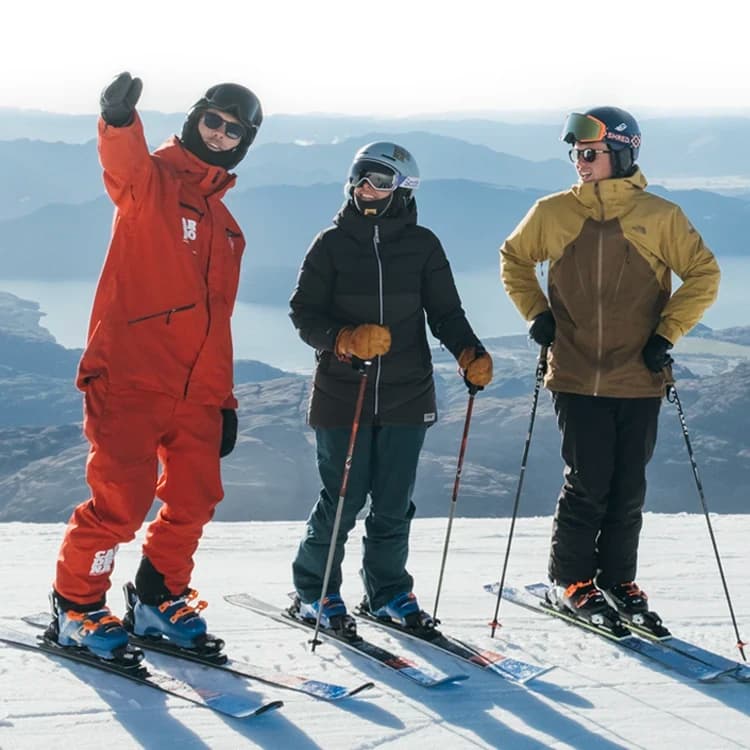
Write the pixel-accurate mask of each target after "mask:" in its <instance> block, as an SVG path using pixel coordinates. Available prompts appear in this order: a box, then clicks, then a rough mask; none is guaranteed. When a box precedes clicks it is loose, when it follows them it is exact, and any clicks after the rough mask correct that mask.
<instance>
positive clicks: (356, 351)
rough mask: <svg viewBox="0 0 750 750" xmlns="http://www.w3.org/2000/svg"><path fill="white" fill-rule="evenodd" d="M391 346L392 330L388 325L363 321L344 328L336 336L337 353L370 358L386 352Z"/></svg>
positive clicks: (358, 357)
mask: <svg viewBox="0 0 750 750" xmlns="http://www.w3.org/2000/svg"><path fill="white" fill-rule="evenodd" d="M390 348H391V332H390V331H389V330H388V328H387V327H386V326H380V325H377V324H376V323H363V324H362V325H359V326H347V327H346V328H342V329H341V330H340V331H339V333H338V336H336V355H337V356H339V357H357V359H362V360H368V359H372V358H373V357H377V356H379V355H382V354H386V353H387V352H388V350H389V349H390Z"/></svg>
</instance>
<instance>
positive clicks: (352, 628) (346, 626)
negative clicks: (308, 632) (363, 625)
mask: <svg viewBox="0 0 750 750" xmlns="http://www.w3.org/2000/svg"><path fill="white" fill-rule="evenodd" d="M318 610H320V627H321V628H325V629H326V630H336V631H339V632H342V633H345V634H346V635H348V636H354V635H356V634H357V623H356V621H355V619H354V618H353V617H352V616H351V615H350V614H349V613H348V612H347V611H346V604H344V600H343V599H342V598H341V595H340V594H329V595H328V596H326V597H325V598H324V599H323V600H322V602H321V600H320V599H316V600H315V601H314V602H303V601H302V600H301V599H300V598H299V596H297V597H295V600H294V604H293V605H292V614H295V615H296V616H297V617H300V618H302V619H303V620H307V622H310V623H314V622H316V621H317V619H318Z"/></svg>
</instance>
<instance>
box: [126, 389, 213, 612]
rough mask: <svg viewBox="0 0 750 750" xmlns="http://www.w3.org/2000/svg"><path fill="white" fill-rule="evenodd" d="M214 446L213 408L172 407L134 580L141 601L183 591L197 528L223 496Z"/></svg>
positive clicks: (198, 533)
mask: <svg viewBox="0 0 750 750" xmlns="http://www.w3.org/2000/svg"><path fill="white" fill-rule="evenodd" d="M220 442H221V411H220V409H219V408H218V407H215V406H200V405H196V404H190V403H188V402H185V401H178V402H176V403H175V408H174V413H173V415H172V419H171V421H170V424H169V427H168V430H167V431H166V432H165V433H164V435H163V436H162V440H161V447H160V450H159V456H160V458H161V461H162V474H161V477H160V478H159V482H158V485H157V488H156V495H157V497H158V498H159V499H160V500H161V501H162V506H161V508H160V509H159V513H158V514H157V516H156V518H155V519H154V521H153V522H152V523H151V524H150V525H149V527H148V530H147V533H146V539H145V542H144V544H143V554H144V557H145V561H144V562H143V563H142V564H141V567H140V568H139V571H138V575H137V576H136V590H137V592H138V595H139V598H140V599H141V601H144V602H146V603H153V604H155V603H157V602H158V601H160V597H164V596H166V597H169V595H172V596H176V595H181V594H183V593H184V592H185V591H186V590H187V588H188V585H189V583H190V579H191V575H192V572H193V555H194V553H195V550H196V549H197V547H198V542H199V540H200V538H201V535H202V533H203V528H204V527H205V525H206V524H207V523H208V522H209V521H210V520H211V519H212V518H213V515H214V510H215V509H216V506H217V505H218V503H219V502H220V501H221V499H222V498H223V497H224V490H223V487H222V484H221V469H220V460H219V445H220ZM148 563H150V565H149V564H148Z"/></svg>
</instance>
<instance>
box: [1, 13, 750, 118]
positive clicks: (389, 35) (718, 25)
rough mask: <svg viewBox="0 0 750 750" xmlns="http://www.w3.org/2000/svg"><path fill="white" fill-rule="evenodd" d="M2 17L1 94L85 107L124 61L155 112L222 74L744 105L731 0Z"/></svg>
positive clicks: (424, 100) (273, 101)
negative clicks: (141, 86) (587, 7)
mask: <svg viewBox="0 0 750 750" xmlns="http://www.w3.org/2000/svg"><path fill="white" fill-rule="evenodd" d="M732 5H736V0H734V1H733V3H732ZM443 8H446V9H443ZM696 8H700V11H699V10H697V9H696ZM2 29H3V43H2V45H0V62H1V63H2V66H1V67H0V69H1V70H2V71H3V73H2V76H1V78H0V106H8V107H24V108H34V109H46V110H52V111H59V112H78V113H82V112H94V111H96V110H97V102H98V95H99V91H100V90H101V88H102V86H103V85H104V84H105V83H106V82H107V81H108V80H110V79H111V78H112V76H114V74H115V73H117V72H119V71H121V70H124V69H128V70H130V71H131V72H133V73H134V74H137V75H140V76H141V77H142V78H143V80H144V84H145V85H144V93H143V98H142V100H141V107H142V108H145V109H158V110H163V111H184V110H186V109H187V108H188V107H189V106H190V105H191V104H192V103H193V101H194V100H195V99H196V98H198V96H199V95H200V94H201V93H202V92H203V91H204V90H205V89H206V88H207V87H208V86H210V85H212V84H214V83H217V82H219V81H222V80H233V81H237V82H238V83H243V84H245V85H247V86H249V87H250V88H252V89H253V90H254V91H255V92H256V93H257V94H258V95H259V96H260V98H261V100H262V102H263V105H264V108H265V110H266V112H267V113H279V112H290V113H292V112H294V113H299V112H342V113H352V114H378V113H382V114H385V115H389V116H393V115H409V114H417V113H438V112H446V111H464V112H465V111H486V110H529V109H551V110H555V109H572V108H579V107H584V106H593V105H595V104H602V103H610V104H617V105H620V106H624V107H631V108H635V109H636V110H637V111H641V112H642V111H643V110H644V109H648V110H654V109H655V110H658V111H663V112H670V111H675V110H689V111H696V110H705V109H717V108H719V109H722V110H727V109H734V110H737V109H743V110H744V112H746V113H747V112H750V101H749V100H748V84H747V70H748V64H747V46H748V42H747V29H746V27H745V24H744V23H739V22H738V19H737V17H736V15H735V11H734V10H733V8H732V6H730V3H729V2H728V0H714V1H713V2H711V3H710V4H704V3H700V4H698V3H692V2H689V1H688V2H679V1H678V0H651V2H641V1H640V0H631V1H630V2H626V3H611V2H610V3H594V4H592V5H591V8H590V9H586V8H584V7H582V6H580V5H577V4H572V3H562V2H559V0H557V1H553V0H525V1H523V0H522V1H521V2H517V1H516V0H508V1H507V2H504V1H503V0H486V1H485V2H480V1H479V0H460V1H459V2H451V1H450V0H448V1H447V2H445V3H442V2H440V1H439V0H431V1H430V0H401V2H394V1H393V0H377V1H376V2H372V1H370V2H357V0H317V1H316V2H309V1H308V2H293V1H292V0H260V1H251V0H223V1H222V0H173V1H171V2H168V3H167V2H162V1H161V0H151V1H150V2H145V1H144V0H129V1H128V2H125V3H122V2H92V1H91V0H75V1H74V2H70V1H68V2H60V1H59V0H55V2H51V1H50V0H33V1H32V2H6V3H4V7H3V13H2Z"/></svg>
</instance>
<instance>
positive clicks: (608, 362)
mask: <svg viewBox="0 0 750 750" xmlns="http://www.w3.org/2000/svg"><path fill="white" fill-rule="evenodd" d="M561 139H562V140H563V141H565V142H567V143H569V144H570V145H571V146H572V148H571V149H570V158H571V160H572V161H573V163H574V164H575V167H576V170H577V172H578V176H579V182H578V184H576V185H574V186H573V187H572V188H570V189H569V190H567V191H565V192H562V193H557V194H554V195H550V196H547V197H545V198H542V199H540V200H539V201H538V202H537V203H536V204H535V205H534V206H533V207H532V209H531V210H530V211H529V213H528V214H527V215H526V217H525V218H524V219H523V221H522V222H521V223H520V224H519V225H518V227H516V229H515V230H514V231H513V232H512V233H511V235H510V236H509V237H508V238H507V240H506V241H505V243H504V244H503V246H502V248H501V250H500V256H501V275H502V281H503V285H504V286H505V290H506V291H507V293H508V294H509V296H510V298H511V299H512V301H513V302H514V303H515V305H516V307H517V308H518V310H519V312H520V313H521V315H522V316H523V317H524V319H525V320H527V321H530V328H529V334H530V336H531V338H532V339H534V341H536V342H537V343H538V344H540V345H541V346H543V347H549V349H548V354H547V363H548V369H547V372H546V375H545V385H546V387H547V388H548V389H550V390H551V391H552V396H553V402H554V408H555V413H556V415H557V421H558V425H559V428H560V431H561V433H562V457H563V459H564V461H565V464H566V467H565V482H564V485H563V487H562V490H561V493H560V497H559V499H558V503H557V509H556V512H555V517H554V524H553V531H552V543H551V551H550V559H549V570H548V573H549V577H550V579H551V581H552V582H553V584H554V585H553V586H552V587H551V588H550V590H549V594H548V598H549V599H550V600H551V602H552V603H553V604H554V605H555V606H557V607H558V608H563V607H567V608H568V609H570V610H572V611H574V612H576V613H577V614H580V615H582V616H584V617H586V618H591V617H595V616H601V615H602V613H607V612H609V613H610V614H611V613H612V609H611V608H614V609H616V610H618V611H619V612H620V613H624V614H627V615H633V614H638V613H642V612H644V611H646V610H647V609H648V603H647V596H646V594H645V593H644V592H643V591H642V590H641V589H640V588H639V586H638V585H637V584H636V582H635V577H636V566H637V554H638V540H639V535H640V530H641V523H642V508H643V503H644V500H645V493H646V464H647V463H648V461H649V460H650V458H651V455H652V453H653V450H654V445H655V442H656V432H657V420H658V415H659V408H660V405H661V400H662V397H663V396H664V394H665V390H666V383H667V382H668V380H669V378H671V372H670V369H669V365H670V364H671V361H672V360H671V357H670V355H669V354H668V351H669V350H670V349H671V348H672V347H673V345H674V344H676V343H677V341H678V340H679V338H680V337H681V336H684V335H685V334H686V333H687V332H688V331H689V330H690V329H691V328H692V327H693V326H694V325H695V324H696V323H697V322H698V321H699V320H700V318H701V315H702V314H703V312H704V311H705V310H706V308H707V307H709V306H710V305H711V303H712V302H713V301H714V300H715V298H716V295H717V292H718V286H719V267H718V265H717V263H716V260H715V259H714V256H713V255H712V254H711V252H710V251H709V250H708V248H707V247H706V246H705V245H704V243H703V240H702V239H701V237H700V235H699V234H698V232H697V231H696V230H695V229H694V227H693V226H692V225H691V224H690V222H689V221H688V219H687V218H686V217H685V215H684V213H683V212H682V210H681V209H680V208H679V206H677V205H675V204H674V203H670V202H669V201H668V200H665V199H664V198H661V197H659V196H656V195H654V194H652V193H648V192H646V190H645V188H646V184H647V183H646V178H645V177H644V176H643V174H642V173H641V171H640V169H639V167H638V166H637V164H636V160H637V159H638V153H639V148H640V145H641V132H640V128H639V127H638V123H637V122H636V120H635V119H634V118H633V117H632V115H630V114H629V113H627V112H625V111H623V110H621V109H618V108H616V107H596V108H594V109H590V110H588V111H587V112H585V113H572V114H570V115H569V116H568V119H567V121H566V123H565V126H564V128H563V133H562V136H561ZM545 261H549V272H548V279H549V281H548V290H549V298H547V297H545V295H544V293H543V291H542V289H541V287H540V285H539V282H538V281H537V277H536V274H535V265H536V264H537V263H543V262H545ZM672 272H674V273H675V274H676V275H677V276H678V277H679V278H680V279H681V281H682V284H681V286H680V287H679V289H678V290H677V291H676V293H675V294H672V290H671V274H672Z"/></svg>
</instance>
